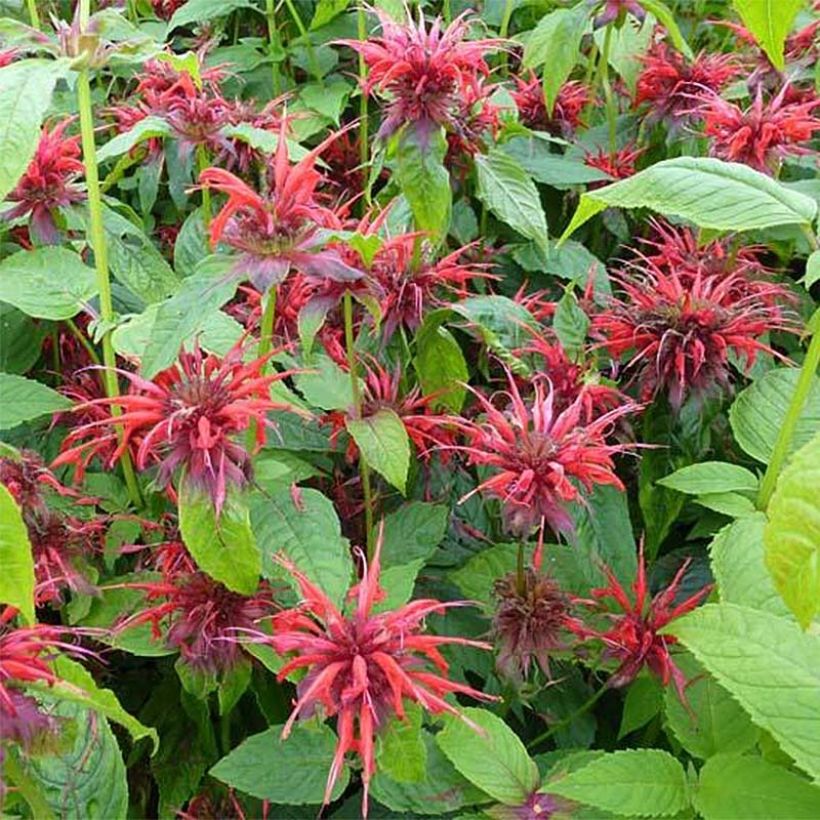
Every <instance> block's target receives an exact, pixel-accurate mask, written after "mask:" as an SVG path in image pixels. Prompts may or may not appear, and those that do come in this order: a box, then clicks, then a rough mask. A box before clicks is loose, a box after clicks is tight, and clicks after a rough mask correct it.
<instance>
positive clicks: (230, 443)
mask: <svg viewBox="0 0 820 820" xmlns="http://www.w3.org/2000/svg"><path fill="white" fill-rule="evenodd" d="M267 361H268V359H267V358H265V359H256V360H255V361H251V362H248V363H244V362H243V361H242V348H241V347H240V346H236V347H234V348H232V349H231V350H230V351H229V352H228V353H227V354H226V355H225V357H224V358H220V357H218V356H215V355H209V356H205V355H203V353H202V351H201V350H200V348H199V347H198V346H197V347H195V348H194V350H193V352H190V353H188V352H185V351H183V352H182V353H180V356H179V361H178V363H177V364H175V365H173V366H172V367H170V368H168V369H167V370H164V371H163V372H162V373H160V374H159V375H157V376H156V377H155V378H154V379H153V380H152V381H149V380H147V379H143V378H142V377H140V376H137V375H136V374H133V373H123V375H124V376H125V377H126V378H127V379H128V380H129V381H130V382H131V387H130V389H129V391H128V392H127V393H126V394H124V395H122V396H118V397H116V398H110V399H109V398H105V399H97V400H96V403H97V404H100V405H104V406H108V407H111V406H113V405H115V406H117V407H119V408H120V409H121V411H122V415H118V416H116V415H113V414H112V415H111V416H109V418H107V419H104V420H101V421H93V422H90V423H88V424H84V425H83V426H81V427H79V428H77V429H75V430H72V431H71V432H70V433H69V434H68V436H66V438H65V440H64V442H63V451H62V453H61V454H60V455H59V456H58V457H57V459H56V460H55V462H54V463H55V465H60V464H74V465H75V466H76V467H77V468H78V471H79V474H82V471H83V470H84V469H85V468H86V466H87V465H88V463H89V461H90V460H91V459H92V458H93V457H94V456H95V455H97V454H99V453H103V452H106V451H107V450H108V448H110V446H111V443H112V442H114V441H117V442H118V444H117V447H116V449H115V450H114V453H113V455H112V456H111V458H110V459H109V460H108V464H109V465H110V464H113V463H115V462H116V460H117V458H119V455H120V453H122V452H123V450H124V449H125V448H126V447H128V446H129V445H130V443H131V442H132V441H139V447H138V448H137V454H136V466H137V469H139V470H144V469H146V468H147V467H148V466H149V465H151V464H158V465H159V474H158V477H157V483H158V485H159V486H160V487H166V486H167V485H168V484H169V483H170V481H171V477H172V475H173V474H174V472H175V471H176V470H177V469H178V468H182V469H183V470H184V473H185V476H186V478H187V479H188V480H190V481H191V482H192V483H193V484H194V486H196V487H199V488H200V489H202V490H204V491H205V492H206V493H207V494H208V495H209V496H210V498H211V500H212V501H213V504H214V507H215V508H216V511H217V514H219V512H220V511H221V509H222V506H223V504H224V502H225V498H226V496H227V492H228V487H229V486H233V487H240V488H241V487H244V486H245V485H246V484H247V483H248V481H249V479H250V476H251V459H250V455H249V453H248V451H247V449H246V448H245V445H244V443H243V442H242V441H238V440H237V436H238V434H240V433H242V432H243V431H245V430H247V429H248V428H249V427H250V425H251V424H252V423H253V424H254V426H255V431H256V444H257V447H261V446H262V444H263V442H264V439H265V428H266V426H267V424H268V422H267V418H266V413H267V412H268V411H270V410H292V409H293V408H292V407H291V406H290V405H285V404H280V403H277V402H274V401H272V400H271V397H270V386H271V384H273V383H274V382H276V381H280V380H282V379H284V378H286V377H287V376H289V375H290V373H289V372H283V373H271V374H269V375H264V374H263V368H264V366H265V364H266V362H267ZM77 409H79V410H80V411H82V410H83V409H84V407H83V405H79V406H78V408H77Z"/></svg>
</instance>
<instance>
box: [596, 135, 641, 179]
mask: <svg viewBox="0 0 820 820" xmlns="http://www.w3.org/2000/svg"><path fill="white" fill-rule="evenodd" d="M645 150H646V149H645V148H635V146H634V145H632V144H629V145H625V146H624V147H623V148H619V149H618V150H617V151H616V152H615V153H614V154H613V153H610V152H609V151H605V150H604V149H603V148H599V149H598V150H597V151H586V152H585V154H584V164H585V165H589V167H590V168H597V169H598V170H599V171H603V172H604V173H605V174H609V176H611V177H612V178H613V179H626V178H627V177H631V176H632V175H633V174H634V173H635V172H636V171H637V168H636V165H635V164H636V163H637V161H638V160H639V159H640V157H641V155H642V154H643V153H644V151H645ZM606 184H607V183H606V182H600V183H593V184H591V185H590V186H589V187H590V188H599V187H600V186H601V185H606Z"/></svg>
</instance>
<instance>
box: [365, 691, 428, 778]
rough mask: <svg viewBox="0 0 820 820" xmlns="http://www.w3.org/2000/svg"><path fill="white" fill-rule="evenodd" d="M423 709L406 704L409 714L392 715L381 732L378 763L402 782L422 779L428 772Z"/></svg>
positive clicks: (382, 770)
mask: <svg viewBox="0 0 820 820" xmlns="http://www.w3.org/2000/svg"><path fill="white" fill-rule="evenodd" d="M423 717H424V712H423V711H422V709H421V707H420V706H418V705H417V704H415V703H413V704H410V705H409V706H408V707H407V718H406V719H405V720H399V718H397V717H393V718H391V720H390V722H389V723H388V724H387V726H385V728H384V730H383V731H382V732H380V733H379V740H378V751H377V754H376V759H377V765H378V769H379V771H380V772H384V773H385V774H386V775H388V776H389V777H390V778H391V779H393V780H395V781H397V782H399V783H419V782H421V781H422V780H424V776H425V775H426V773H427V746H426V745H425V742H424V731H423V730H422V728H421V724H422V718H423Z"/></svg>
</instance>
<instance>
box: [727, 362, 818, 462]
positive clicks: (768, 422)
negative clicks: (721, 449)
mask: <svg viewBox="0 0 820 820" xmlns="http://www.w3.org/2000/svg"><path fill="white" fill-rule="evenodd" d="M799 375H800V371H799V370H798V369H797V368H791V367H790V368H785V367H781V368H776V369H774V370H770V371H769V372H768V373H765V374H764V375H763V376H761V377H760V378H759V379H756V380H755V381H754V382H753V383H752V384H750V385H749V386H748V387H747V388H746V389H745V390H743V391H741V392H740V393H739V394H738V396H737V398H736V399H735V400H734V402H733V403H732V406H731V408H730V409H729V423H730V424H731V425H732V432H733V433H734V435H735V439H736V440H737V443H738V444H739V445H740V446H741V447H742V448H743V450H745V452H747V453H748V454H749V455H750V456H751V457H752V458H755V459H757V460H758V461H762V462H768V460H769V459H770V458H771V455H772V450H773V448H774V443H775V440H776V439H777V434H778V433H779V432H780V428H781V427H782V426H783V420H784V419H785V417H786V411H787V409H788V407H789V405H790V404H791V400H792V396H793V395H794V389H795V386H796V385H797V379H798V377H799ZM818 429H820V378H819V379H815V380H814V382H813V384H812V388H811V392H810V393H809V397H808V399H806V403H805V405H803V410H802V412H801V414H800V420H799V421H798V422H797V427H796V429H795V431H794V436H793V437H792V441H791V444H790V447H789V451H790V452H791V453H794V452H795V451H796V450H798V449H800V448H801V447H802V446H803V445H804V444H806V443H807V442H808V441H809V439H811V438H812V436H813V435H814V434H815V433H816V432H817V430H818Z"/></svg>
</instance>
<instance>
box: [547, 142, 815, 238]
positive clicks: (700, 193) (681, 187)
mask: <svg viewBox="0 0 820 820" xmlns="http://www.w3.org/2000/svg"><path fill="white" fill-rule="evenodd" d="M608 207H613V208H649V209H650V210H652V211H656V212H657V213H660V214H663V215H664V216H679V217H683V218H684V219H688V220H689V221H690V222H693V223H694V224H695V225H697V226H698V227H700V228H712V229H714V230H721V231H750V230H755V229H760V228H771V227H774V226H775V225H810V224H811V223H812V222H813V221H814V218H815V216H816V215H817V203H816V202H815V201H814V200H813V199H810V198H809V197H807V196H805V195H803V194H800V193H797V192H796V191H792V190H789V189H788V188H786V187H784V186H783V185H781V184H780V183H779V182H776V181H775V180H773V179H772V178H771V177H767V176H766V175H765V174H761V173H760V172H759V171H755V170H753V169H752V168H749V167H748V166H747V165H740V164H738V163H734V162H723V161H721V160H719V159H712V158H710V157H677V158H675V159H666V160H663V161H662V162H658V163H656V164H655V165H650V166H649V168H645V169H644V170H643V171H639V172H638V173H637V174H635V175H634V176H631V177H629V178H628V179H622V180H620V181H619V182H615V183H613V184H612V185H607V186H606V187H605V188H598V189H597V190H595V191H590V192H588V193H585V194H582V196H581V201H580V202H579V203H578V209H577V210H576V211H575V215H574V216H573V217H572V221H571V222H570V223H569V225H568V226H567V229H566V230H565V231H564V234H563V236H562V237H561V239H562V240H563V239H566V238H567V237H569V236H570V235H571V234H572V233H573V232H574V231H575V230H577V229H578V228H580V227H581V225H583V224H584V223H585V222H586V221H587V220H588V219H590V218H591V217H593V216H595V214H597V213H599V212H600V211H603V210H604V208H608Z"/></svg>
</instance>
